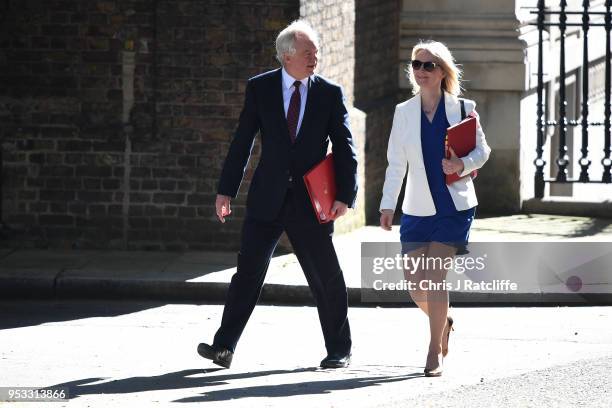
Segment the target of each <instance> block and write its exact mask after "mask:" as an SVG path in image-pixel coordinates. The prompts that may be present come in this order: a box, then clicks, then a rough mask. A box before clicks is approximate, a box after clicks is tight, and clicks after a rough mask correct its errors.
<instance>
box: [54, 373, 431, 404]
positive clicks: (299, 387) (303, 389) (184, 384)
mask: <svg viewBox="0 0 612 408" xmlns="http://www.w3.org/2000/svg"><path fill="white" fill-rule="evenodd" d="M219 370H222V369H221V368H213V369H207V370H203V369H192V370H182V371H177V372H173V373H167V374H162V375H159V376H151V377H130V378H124V379H119V380H110V381H105V380H107V379H105V378H85V379H81V380H75V381H69V382H65V383H60V384H55V385H51V386H49V387H51V388H68V389H69V394H70V398H71V399H72V398H77V397H79V396H81V395H98V394H130V393H138V392H144V391H163V390H179V389H190V388H199V387H210V386H217V385H227V384H229V383H230V382H231V381H232V380H240V379H246V378H256V377H267V376H270V375H279V374H280V375H283V374H285V375H287V374H299V373H308V372H316V371H322V372H324V371H327V370H321V369H319V368H318V367H308V368H298V369H294V370H267V371H258V372H247V373H236V374H221V375H210V376H207V375H206V374H209V373H215V372H216V371H219ZM422 376H423V374H422V373H418V372H414V373H410V374H404V375H381V376H365V377H356V378H344V379H334V380H322V381H306V382H293V383H287V384H270V385H261V386H253V387H237V388H229V389H223V390H214V391H210V392H203V393H201V394H200V395H198V396H192V397H186V398H181V399H178V400H176V401H174V402H202V401H225V400H229V399H236V398H248V397H287V396H293V395H310V394H324V393H329V392H331V391H337V390H349V389H356V388H363V387H368V386H373V385H381V384H384V383H389V382H396V381H403V380H407V379H411V378H417V377H422ZM101 381H103V382H101Z"/></svg>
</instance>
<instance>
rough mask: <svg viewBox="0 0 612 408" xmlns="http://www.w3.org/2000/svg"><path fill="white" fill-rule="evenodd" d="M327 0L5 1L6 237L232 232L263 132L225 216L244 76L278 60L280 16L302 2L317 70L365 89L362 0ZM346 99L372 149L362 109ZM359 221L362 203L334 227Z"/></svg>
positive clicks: (353, 89) (86, 238) (349, 90)
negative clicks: (220, 198) (221, 181)
mask: <svg viewBox="0 0 612 408" xmlns="http://www.w3.org/2000/svg"><path fill="white" fill-rule="evenodd" d="M212 3H215V4H212ZM325 5H326V6H325V7H321V6H320V2H317V1H302V2H301V4H300V2H299V1H297V0H261V1H259V0H258V1H233V2H225V1H215V2H204V1H195V0H183V1H170V0H157V1H155V0H124V1H85V0H51V1H42V0H24V1H21V2H10V7H9V9H8V11H7V13H6V16H5V17H4V21H3V24H2V25H1V27H0V138H1V141H2V158H3V173H2V183H3V190H2V204H3V213H2V219H3V221H4V222H5V223H6V224H8V225H9V226H10V227H11V228H13V229H14V230H15V233H14V234H12V235H11V239H10V240H9V241H6V240H5V241H4V244H7V242H8V244H9V245H24V246H37V247H67V248H128V249H134V248H145V249H185V248H191V249H200V248H235V247H236V246H237V245H238V237H239V233H240V226H241V220H242V218H243V216H244V211H245V209H244V203H245V198H246V197H245V194H246V191H247V189H248V182H249V179H250V176H251V174H252V170H253V168H254V167H255V165H256V163H257V159H258V150H259V146H258V145H257V144H256V146H255V149H254V154H253V157H252V159H251V163H250V166H249V169H248V170H247V177H246V179H245V182H244V183H243V186H242V188H241V190H240V193H239V197H238V198H237V200H235V202H234V207H233V210H234V219H233V220H232V222H229V223H226V224H220V223H219V222H218V221H216V217H215V216H214V197H215V193H216V183H217V180H218V176H219V172H220V168H221V163H222V161H223V159H224V157H225V154H226V152H227V148H228V146H229V143H230V141H231V138H232V134H233V131H234V129H235V126H236V122H237V118H238V115H239V113H240V109H241V106H242V103H243V92H244V87H245V83H246V79H247V78H249V77H250V76H252V75H255V74H257V73H259V72H263V71H266V70H269V69H273V68H276V67H277V66H278V64H277V62H276V60H275V58H274V49H273V41H274V38H275V36H276V34H277V33H278V31H279V30H280V29H282V28H283V27H284V26H286V25H287V24H288V23H289V22H290V21H292V20H294V19H296V18H298V17H300V15H302V16H303V17H304V18H306V19H308V20H309V21H311V23H312V24H313V25H314V27H315V28H316V29H317V30H319V31H320V32H321V37H322V41H323V44H324V47H323V50H322V60H321V67H320V68H321V73H322V74H323V75H325V76H327V77H329V78H330V79H332V80H334V81H336V82H338V83H340V84H341V85H342V86H343V88H344V90H345V94H346V97H347V102H348V104H349V107H350V106H351V105H352V102H353V100H356V99H357V98H356V96H357V95H358V88H357V81H358V78H357V74H358V73H359V69H358V68H357V67H356V62H357V60H356V53H355V50H354V43H355V42H356V40H357V38H359V37H358V36H356V35H355V31H354V30H355V27H357V23H358V12H359V7H358V4H355V3H353V2H344V1H340V0H336V1H329V2H326V3H325ZM371 8H372V9H374V6H373V5H372V7H371ZM374 31H375V30H374ZM374 31H373V32H374ZM368 35H369V34H368ZM371 42H372V44H373V43H374V40H372V41H371ZM371 47H372V48H375V46H374V45H371ZM362 61H365V60H362ZM362 80H366V78H362ZM367 80H368V81H371V80H372V79H371V78H368V79H367ZM371 83H372V84H373V85H376V83H375V82H371ZM364 86H365V85H364ZM362 99H363V97H362ZM353 111H354V112H353ZM351 113H352V122H353V128H354V132H355V134H356V139H357V142H358V146H359V149H360V160H361V162H362V163H365V156H364V148H365V144H366V138H365V136H364V134H365V131H366V127H365V123H366V122H365V118H364V115H363V114H362V113H361V112H359V111H358V110H355V109H354V108H351ZM371 123H372V122H371ZM370 126H371V125H370ZM364 171H365V166H362V167H361V168H360V173H361V176H362V177H361V194H362V196H361V197H359V205H360V206H362V205H363V203H364V199H363V194H364V193H365V188H364V181H365V175H364V174H365V173H364ZM361 224H363V211H354V212H352V214H351V216H350V217H346V218H345V220H343V222H342V223H339V229H340V230H342V229H348V228H350V227H354V226H357V225H361Z"/></svg>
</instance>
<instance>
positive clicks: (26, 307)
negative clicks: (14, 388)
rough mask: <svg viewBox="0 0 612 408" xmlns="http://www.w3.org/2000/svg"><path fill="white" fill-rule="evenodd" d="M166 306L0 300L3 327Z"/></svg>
mask: <svg viewBox="0 0 612 408" xmlns="http://www.w3.org/2000/svg"><path fill="white" fill-rule="evenodd" d="M164 305H165V303H159V302H122V301H105V302H101V301H91V302H90V301H23V300H20V301H5V302H0V330H5V329H14V328H18V327H28V326H37V325H39V324H43V323H51V322H64V321H70V320H78V319H85V318H89V317H113V316H119V315H124V314H130V313H135V312H140V311H142V310H147V309H152V308H156V307H161V306H164Z"/></svg>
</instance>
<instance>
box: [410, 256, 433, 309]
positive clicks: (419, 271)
mask: <svg viewBox="0 0 612 408" xmlns="http://www.w3.org/2000/svg"><path fill="white" fill-rule="evenodd" d="M427 247H428V245H427V244H424V245H423V246H422V247H420V248H417V249H415V250H413V251H410V252H408V253H407V254H406V255H408V256H409V257H412V258H414V259H422V261H425V256H426V255H427ZM404 279H406V281H408V282H412V285H413V287H414V289H412V290H409V293H410V297H411V298H412V300H413V302H414V303H416V305H417V306H418V307H419V309H421V310H422V311H423V312H425V314H426V315H429V311H428V309H427V291H424V290H421V289H420V288H419V284H420V282H421V281H422V280H424V279H426V277H425V273H424V271H423V268H422V267H420V266H419V267H418V268H416V269H413V270H408V269H404Z"/></svg>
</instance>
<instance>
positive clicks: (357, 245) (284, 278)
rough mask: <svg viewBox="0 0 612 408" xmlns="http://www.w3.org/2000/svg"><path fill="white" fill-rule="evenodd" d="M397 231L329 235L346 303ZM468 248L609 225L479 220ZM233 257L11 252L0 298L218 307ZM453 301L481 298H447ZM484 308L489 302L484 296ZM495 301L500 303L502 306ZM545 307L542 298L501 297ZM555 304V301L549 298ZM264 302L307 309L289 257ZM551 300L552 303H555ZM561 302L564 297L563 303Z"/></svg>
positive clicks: (557, 219)
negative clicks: (368, 249)
mask: <svg viewBox="0 0 612 408" xmlns="http://www.w3.org/2000/svg"><path fill="white" fill-rule="evenodd" d="M398 239H399V230H398V227H397V226H395V227H394V229H393V231H392V232H385V231H383V230H381V229H380V228H377V227H364V228H361V229H358V230H356V231H353V232H351V233H347V234H339V235H336V236H335V237H334V241H335V245H336V249H337V252H338V256H339V259H340V263H341V265H342V268H343V271H344V275H345V280H346V282H347V286H348V287H349V299H350V301H351V304H353V305H356V304H360V303H361V285H362V284H361V265H360V256H359V254H360V250H361V243H362V242H397V241H398ZM471 241H472V242H512V241H514V242H550V241H564V242H567V241H574V242H598V243H602V242H603V243H605V242H612V220H608V219H596V218H588V217H571V216H551V215H537V214H530V215H515V216H505V217H489V218H477V219H476V220H475V222H474V225H473V228H472V233H471ZM235 259H236V256H235V253H233V252H209V251H199V252H186V253H178V252H146V251H129V252H126V251H88V250H56V249H54V250H11V249H3V250H1V252H0V295H2V296H4V297H21V298H23V297H30V298H59V299H62V298H118V299H151V300H170V301H196V302H218V301H222V300H223V299H224V295H225V291H226V290H227V286H228V283H229V281H230V279H231V276H232V274H233V273H234V272H235V262H236V261H235ZM599 283H600V284H601V285H603V286H601V290H600V292H601V293H604V294H605V295H606V296H604V297H603V298H602V297H600V298H597V299H598V300H597V303H599V304H610V297H609V296H608V295H609V293H610V292H612V290H611V288H612V286H611V285H610V283H611V282H610V281H606V282H599ZM451 299H452V300H454V301H464V300H470V299H471V300H474V299H476V300H478V298H475V297H474V294H469V296H468V297H465V296H463V297H462V294H461V293H451ZM481 300H482V301H484V302H485V303H486V302H488V301H490V300H491V298H490V297H489V296H484V295H483V296H481ZM499 300H500V299H499V296H498V299H497V301H499ZM502 300H506V301H508V302H510V303H512V302H524V301H528V302H546V301H547V299H546V298H544V297H542V296H541V294H535V296H528V297H525V296H523V295H521V296H518V295H517V296H510V297H506V298H503V299H502ZM553 300H554V299H553ZM262 301H264V302H283V303H297V304H310V302H311V297H310V291H309V289H308V287H307V284H306V280H305V278H304V276H303V274H302V271H301V269H300V267H299V264H298V262H297V259H296V258H295V256H294V255H293V254H289V255H282V256H277V257H275V258H273V260H272V262H271V265H270V268H269V271H268V275H267V277H266V284H265V286H264V291H263V293H262ZM555 301H556V300H555ZM560 302H561V303H562V302H563V299H561V300H560Z"/></svg>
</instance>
